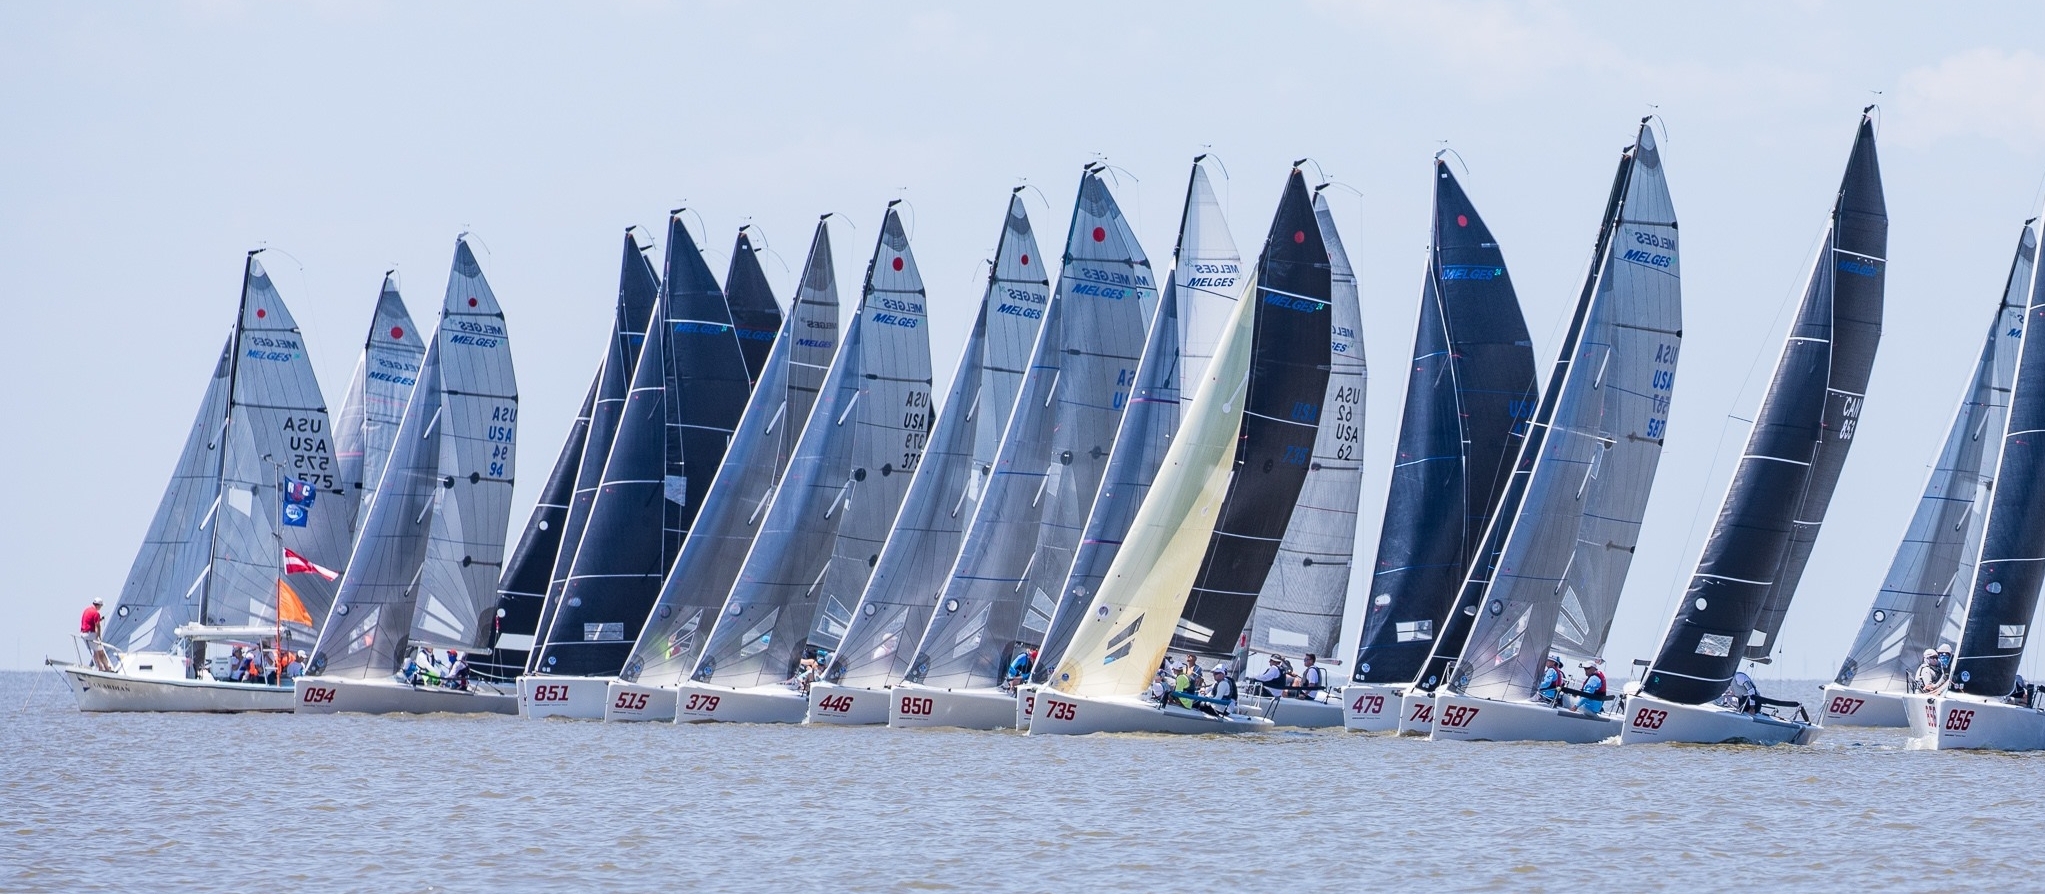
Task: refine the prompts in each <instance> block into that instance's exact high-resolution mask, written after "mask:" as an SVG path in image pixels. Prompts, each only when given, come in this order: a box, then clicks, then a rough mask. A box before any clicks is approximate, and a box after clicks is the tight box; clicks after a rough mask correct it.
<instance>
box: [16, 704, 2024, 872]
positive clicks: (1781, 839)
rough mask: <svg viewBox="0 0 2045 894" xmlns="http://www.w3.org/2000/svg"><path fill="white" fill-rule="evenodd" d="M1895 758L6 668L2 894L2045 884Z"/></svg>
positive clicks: (1923, 756)
mask: <svg viewBox="0 0 2045 894" xmlns="http://www.w3.org/2000/svg"><path fill="white" fill-rule="evenodd" d="M1796 689H1797V690H1799V691H1801V690H1807V689H1810V687H1809V686H1802V685H1800V686H1798V687H1796ZM1773 691H1775V692H1778V693H1782V694H1792V693H1788V692H1785V691H1784V690H1783V689H1781V688H1778V689H1776V690H1773ZM1809 694H1811V695H1813V696H1814V695H1815V692H1814V690H1813V691H1811V692H1810V693H1809ZM1811 700H1812V701H1815V698H1812V699H1811ZM1903 745H1904V738H1903V736H1902V734H1901V733H1900V731H1889V730H1860V731H1853V730H1832V731H1830V732H1828V733H1827V735H1826V736H1825V737H1823V738H1821V739H1820V744H1818V745H1815V746H1811V747H1806V748H1776V749H1760V748H1748V747H1649V748H1624V749H1622V748H1617V747H1610V746H1575V747H1572V746H1556V745H1528V744H1483V743H1478V744H1464V743H1443V744H1430V743H1427V742H1421V741H1416V740H1410V739H1409V740H1399V739H1380V738H1365V737H1360V736H1351V735H1344V734H1341V733H1277V734H1266V735H1260V736H1249V737H1242V738H1219V737H1199V738H1187V737H1159V736H1090V737H1085V738H1028V737H1024V736H1020V735H1016V734H1014V733H980V732H954V731H904V730H889V729H885V728H879V729H876V728H851V729H846V728H834V727H822V728H807V727H786V726H713V727H685V728H684V727H675V726H671V725H637V724H635V725H617V724H613V725H605V724H599V723H582V722H572V721H548V722H538V723H535V722H529V721H523V720H519V719H516V718H507V717H488V718H468V717H453V716H438V717H416V718H405V717H348V716H342V717H296V716H291V715H282V716H270V715H245V716H195V715H175V714H166V715H83V714H80V713H78V712H77V710H76V708H75V707H74V705H73V703H72V701H71V698H70V696H69V695H68V694H67V693H65V692H64V691H63V689H62V687H61V683H60V681H58V680H57V679H56V678H55V676H54V674H29V673H4V674H0V890H6V891H40V890H53V891H75V890H87V889H115V890H142V889H172V888H182V889H187V890H203V891H215V890H257V889H262V890H265V891H326V890H372V889H374V890H392V889H403V890H414V891H419V890H434V891H440V890H447V891H495V890H646V891H694V890H716V891H724V890H729V891H766V890H771V891H790V890H808V891H817V892H823V891H830V892H839V891H896V890H921V891H969V892H999V891H1078V890H1116V891H1120V890H1132V891H1165V890H1170V891H1174V892H1183V894H1193V892H1211V891H1257V892H1265V891H1269V892H1287V894H1290V892H1300V891H1337V890H1340V891H1350V890H1363V889H1377V888H1382V887H1387V886H1391V887H1397V888H1404V889H1421V888H1424V889H1429V890H1585V889H1615V888H1621V887H1623V888H1625V889H1628V890H1658V889H1682V888H1690V889H1693V890H1719V889H1724V888H1728V887H1740V888H1750V887H1755V886H1768V887H1788V888H1792V889H1797V890H1848V889H1871V888H1874V889H1885V890H1902V889H1909V890H1952V889H1953V888H1954V886H1955V885H1956V884H1962V883H1965V882H1968V881H1988V880H1991V879H1992V880H1993V882H1992V885H1993V887H1995V888H1998V889H2005V890H2008V889H2016V890H2024V889H2037V888H2039V887H2040V886H2041V885H2045V848H2040V847H2038V846H2037V835H2038V833H2039V831H2040V826H2041V821H2045V806H2041V804H2040V803H2039V797H2040V793H2041V791H2045V754H2038V755H1998V754H1964V753H1962V754H1955V753H1945V754H1940V753H1931V752H1917V751H1908V750H1905V749H1904V747H1903ZM1699 886H1709V888H1700V887H1699Z"/></svg>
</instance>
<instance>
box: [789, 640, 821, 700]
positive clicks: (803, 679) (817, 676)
mask: <svg viewBox="0 0 2045 894" xmlns="http://www.w3.org/2000/svg"><path fill="white" fill-rule="evenodd" d="M823 678H824V660H823V652H822V651H821V650H819V649H817V648H816V647H814V646H812V647H810V648H807V649H804V650H802V661H801V662H799V663H797V664H796V670H795V676H793V677H790V678H789V679H788V685H789V687H790V688H793V689H800V690H802V691H804V692H808V691H809V684H811V683H815V682H816V681H818V680H821V679H823Z"/></svg>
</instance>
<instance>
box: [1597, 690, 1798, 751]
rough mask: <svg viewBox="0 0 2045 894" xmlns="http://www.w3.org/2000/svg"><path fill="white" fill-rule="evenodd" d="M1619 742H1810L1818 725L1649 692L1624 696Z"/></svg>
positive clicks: (1637, 743)
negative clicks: (1688, 702) (1679, 700)
mask: <svg viewBox="0 0 2045 894" xmlns="http://www.w3.org/2000/svg"><path fill="white" fill-rule="evenodd" d="M1624 717H1625V718H1626V719H1625V722H1624V723H1623V724H1622V726H1621V729H1620V730H1619V744H1621V745H1646V744H1652V743H1656V742H1688V743H1692V744H1697V745H1726V744H1745V745H1809V744H1811V742H1812V741H1813V740H1815V739H1816V738H1817V737H1818V727H1817V726H1815V725H1813V724H1809V723H1800V722H1797V721H1793V720H1783V719H1780V718H1776V717H1770V716H1768V715H1766V714H1748V713H1745V712H1742V711H1735V710H1733V709H1731V708H1727V707H1723V706H1720V705H1680V704H1677V703H1675V702H1670V701H1663V700H1661V699H1658V698H1655V697H1653V696H1650V695H1633V696H1629V697H1627V699H1626V708H1625V714H1624Z"/></svg>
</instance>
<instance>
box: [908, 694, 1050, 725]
mask: <svg viewBox="0 0 2045 894" xmlns="http://www.w3.org/2000/svg"><path fill="white" fill-rule="evenodd" d="M887 707H888V725H889V726H893V727H900V728H903V729H910V728H916V729H922V728H930V727H949V728H953V729H1014V728H1016V723H1017V718H1018V716H1019V715H1020V714H1021V713H1022V711H1024V710H1026V708H1025V707H1024V703H1023V702H1020V701H1018V700H1017V698H1016V695H1015V693H1012V692H1009V691H1007V690H1005V689H934V688H930V687H925V686H917V685H915V684H913V683H904V684H902V685H900V686H896V687H895V688H894V689H891V690H889V691H888V702H887Z"/></svg>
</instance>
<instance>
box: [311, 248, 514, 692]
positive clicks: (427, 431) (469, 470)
mask: <svg viewBox="0 0 2045 894" xmlns="http://www.w3.org/2000/svg"><path fill="white" fill-rule="evenodd" d="M517 425H518V389H517V384H516V382H515V380H514V377H513V374H512V366H511V342H510V339H509V336H508V334H507V333H506V331H505V327H504V314H503V312H502V311H501V310H500V309H499V308H498V305H497V298H496V296H495V295H494V294H492V292H491V291H490V285H489V283H488V282H487V281H485V280H484V278H483V271H482V268H481V267H480V266H479V265H478V264H477V263H476V256H475V254H474V253H472V252H471V251H470V250H469V245H468V242H467V241H466V240H460V241H457V242H456V243H455V258H454V265H453V269H452V271H450V273H449V275H448V282H447V295H446V298H445V300H444V301H443V302H442V304H441V312H440V324H439V326H438V327H436V329H435V330H434V335H433V339H432V340H431V341H430V342H428V343H427V346H426V357H425V359H424V361H423V362H422V363H421V364H420V370H419V382H418V384H417V385H415V386H414V387H413V389H412V399H411V400H410V401H409V402H408V403H407V404H406V406H405V416H404V420H403V421H402V422H401V423H399V427H398V437H397V441H396V444H395V446H394V447H393V448H392V450H391V456H390V461H389V463H388V464H387V465H386V466H385V469H384V474H383V478H382V479H381V480H380V481H379V482H378V483H377V499H376V501H375V502H373V503H371V504H370V508H369V513H368V516H367V517H366V518H365V519H364V521H363V524H362V525H361V536H360V538H359V540H358V547H357V549H356V550H355V554H354V555H353V556H352V557H351V558H350V559H349V562H348V571H347V573H346V574H344V575H343V577H342V583H341V588H340V592H339V594H338V595H337V596H336V598H335V601H334V609H333V612H332V613H331V614H330V615H328V616H327V622H326V624H325V626H324V627H322V628H321V630H320V638H319V642H318V644H317V645H315V646H314V647H313V655H312V660H311V661H310V662H308V670H309V671H310V672H311V673H314V674H332V675H335V676H344V677H356V678H370V677H377V676H382V675H384V674H388V673H391V672H393V671H395V670H397V667H398V663H399V661H400V659H401V658H402V656H403V655H404V654H405V652H406V650H407V647H408V646H410V645H428V646H438V647H444V648H454V649H469V648H477V647H480V646H483V645H486V644H487V641H488V639H489V638H490V634H491V624H490V621H491V617H490V616H491V615H493V614H494V609H495V607H496V604H497V599H496V584H497V578H498V571H499V567H500V566H501V565H502V564H503V553H504V535H505V528H506V526H507V524H508V522H509V521H510V515H511V483H512V476H513V474H515V471H516V468H515V460H516V444H517Z"/></svg>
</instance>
